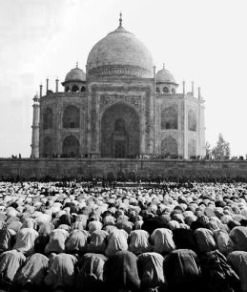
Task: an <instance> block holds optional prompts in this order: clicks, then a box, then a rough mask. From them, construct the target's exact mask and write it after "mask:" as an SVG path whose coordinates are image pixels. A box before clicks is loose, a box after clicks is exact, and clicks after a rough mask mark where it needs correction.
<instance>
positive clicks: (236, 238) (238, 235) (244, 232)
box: [230, 226, 247, 251]
mask: <svg viewBox="0 0 247 292" xmlns="http://www.w3.org/2000/svg"><path fill="white" fill-rule="evenodd" d="M230 238H231V240H232V242H233V249H234V250H240V251H247V227H244V226H237V227H234V228H233V229H232V230H231V232H230Z"/></svg>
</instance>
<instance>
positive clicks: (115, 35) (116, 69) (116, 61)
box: [87, 24, 153, 78]
mask: <svg viewBox="0 0 247 292" xmlns="http://www.w3.org/2000/svg"><path fill="white" fill-rule="evenodd" d="M87 72H88V74H89V75H93V76H123V77H125V76H126V77H128V76H132V77H133V76H134V77H141V78H152V77H153V60H152V56H151V54H150V52H149V51H148V49H147V48H146V47H145V45H144V44H143V43H142V42H141V41H139V40H138V39H137V38H136V36H135V35H134V34H132V33H131V32H128V31H127V30H125V29H124V28H123V27H122V26H121V24H120V26H119V27H118V28H117V29H116V30H114V31H113V32H111V33H109V34H108V35H107V36H106V37H104V38H103V39H101V40H100V41H99V42H98V43H96V45H95V46H94V47H93V48H92V50H91V52H90V53H89V55H88V59H87Z"/></svg>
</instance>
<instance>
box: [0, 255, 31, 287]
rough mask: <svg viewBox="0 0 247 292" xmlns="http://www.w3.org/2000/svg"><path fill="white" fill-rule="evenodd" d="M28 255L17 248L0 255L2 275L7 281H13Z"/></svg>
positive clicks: (0, 272)
mask: <svg viewBox="0 0 247 292" xmlns="http://www.w3.org/2000/svg"><path fill="white" fill-rule="evenodd" d="M25 260H26V257H25V256H24V255H23V254H22V253H21V252H18V251H17V250H10V251H6V252H4V253H2V254H1V255H0V275H1V278H2V279H3V280H5V281H10V282H12V281H13V279H14V277H15V274H16V272H17V270H18V269H19V268H20V267H21V266H22V265H23V264H24V262H25Z"/></svg>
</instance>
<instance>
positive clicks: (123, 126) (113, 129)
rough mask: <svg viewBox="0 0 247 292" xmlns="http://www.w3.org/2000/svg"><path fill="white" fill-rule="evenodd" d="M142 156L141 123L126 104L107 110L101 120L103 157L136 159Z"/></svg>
mask: <svg viewBox="0 0 247 292" xmlns="http://www.w3.org/2000/svg"><path fill="white" fill-rule="evenodd" d="M139 154H140V121H139V116H138V114H137V112H136V111H135V110H134V109H133V108H132V107H131V106H129V105H127V104H125V103H121V102H120V103H117V104H114V105H112V106H111V107H109V108H108V109H106V111H105V112H104V114H103V116H102V118H101V156H102V157H116V158H136V157H137V156H138V155H139Z"/></svg>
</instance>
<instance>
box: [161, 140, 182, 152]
mask: <svg viewBox="0 0 247 292" xmlns="http://www.w3.org/2000/svg"><path fill="white" fill-rule="evenodd" d="M161 154H162V155H165V156H177V155H178V143H177V140H176V139H175V138H173V137H172V136H168V137H166V138H164V139H163V140H162V142H161Z"/></svg>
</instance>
